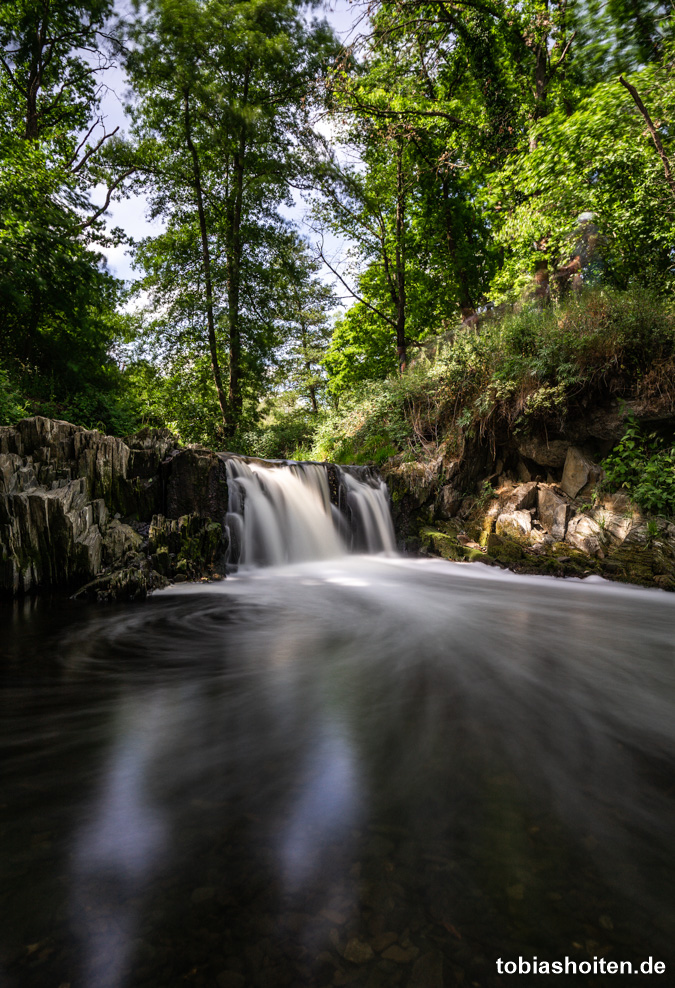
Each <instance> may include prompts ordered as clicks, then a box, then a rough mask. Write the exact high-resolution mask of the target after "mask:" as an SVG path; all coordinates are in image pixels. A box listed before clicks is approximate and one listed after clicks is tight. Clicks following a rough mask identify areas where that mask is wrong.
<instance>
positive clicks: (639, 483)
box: [602, 417, 675, 515]
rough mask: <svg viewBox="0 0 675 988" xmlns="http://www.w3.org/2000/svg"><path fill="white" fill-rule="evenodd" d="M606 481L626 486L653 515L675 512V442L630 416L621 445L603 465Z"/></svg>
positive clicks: (619, 444) (614, 484) (610, 483)
mask: <svg viewBox="0 0 675 988" xmlns="http://www.w3.org/2000/svg"><path fill="white" fill-rule="evenodd" d="M602 465H603V468H604V470H605V484H606V486H608V487H609V488H611V489H616V488H623V489H624V490H626V491H627V492H628V493H629V495H630V497H631V498H632V500H633V501H635V503H636V504H638V505H639V506H640V507H641V508H644V510H645V511H650V512H652V513H653V514H660V515H672V514H675V441H674V440H673V438H672V436H671V437H670V438H669V437H667V436H664V435H662V434H661V433H659V432H658V431H656V430H651V431H647V430H646V429H645V428H644V427H643V426H641V425H640V423H639V422H638V421H637V420H636V419H635V418H634V417H631V418H630V419H629V421H628V425H627V428H626V431H625V433H624V435H623V438H622V439H621V441H620V442H619V443H618V445H617V446H616V447H615V448H614V449H613V450H612V452H611V453H610V455H609V456H608V457H607V458H606V459H605V461H604V463H603V464H602Z"/></svg>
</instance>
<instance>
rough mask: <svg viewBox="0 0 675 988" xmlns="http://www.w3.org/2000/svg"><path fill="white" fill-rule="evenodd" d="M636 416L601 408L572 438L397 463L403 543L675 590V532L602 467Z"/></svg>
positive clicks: (524, 437)
mask: <svg viewBox="0 0 675 988" xmlns="http://www.w3.org/2000/svg"><path fill="white" fill-rule="evenodd" d="M629 410H632V409H629V408H628V407H627V406H625V405H624V406H623V408H620V407H619V406H618V404H617V405H610V406H608V407H606V408H604V409H594V410H593V411H592V413H590V414H589V415H588V416H586V417H585V418H584V419H583V420H579V421H576V422H571V423H568V424H567V426H566V429H565V432H564V433H559V434H555V433H553V434H552V435H545V434H542V435H538V434H537V433H536V432H534V431H531V432H528V433H523V434H521V435H513V436H510V437H508V438H507V439H506V440H505V441H504V442H503V443H501V445H499V444H494V445H490V444H489V443H483V442H481V440H480V437H478V438H476V437H474V438H473V439H472V440H467V443H466V445H465V448H464V449H463V450H462V451H461V454H460V455H458V456H455V457H448V456H444V455H439V456H438V457H437V458H436V459H434V460H431V461H429V462H427V463H424V464H420V463H404V462H400V461H395V460H394V461H391V462H390V463H389V464H388V466H387V467H385V468H383V470H382V473H383V475H384V477H385V479H386V480H387V482H388V484H389V487H390V490H391V492H392V499H393V504H394V523H395V526H396V528H397V531H398V532H399V533H400V536H401V539H402V543H403V545H404V546H405V547H407V548H408V549H409V550H411V551H417V552H421V553H423V554H431V555H438V556H442V557H444V558H446V559H452V560H458V561H462V560H471V561H480V562H484V563H487V564H492V565H501V566H506V567H508V568H509V569H513V570H516V571H519V572H531V573H547V574H551V575H555V576H583V575H589V574H591V573H595V574H598V575H602V576H603V577H606V578H608V579H614V580H622V581H624V582H629V583H637V584H642V585H644V586H657V587H661V588H663V589H666V590H675V524H673V523H672V520H669V519H665V518H648V517H647V516H646V515H645V514H644V513H643V512H641V511H640V509H639V508H638V507H637V506H636V505H635V504H632V503H631V501H630V499H629V498H628V497H627V496H626V495H625V494H623V493H619V494H615V495H610V494H607V493H604V492H602V489H601V488H599V487H598V482H599V481H600V480H601V479H602V470H601V468H600V467H599V465H598V463H597V460H598V459H600V458H601V457H602V456H604V455H605V454H606V453H607V452H608V451H609V450H610V449H611V448H612V447H613V446H614V445H615V443H616V442H617V441H618V440H619V439H620V438H621V436H622V434H623V430H624V428H625V423H624V419H625V416H626V414H627V412H628V411H629ZM671 418H672V416H671V415H670V414H669V415H668V417H667V421H668V423H669V424H670V423H671ZM647 420H648V421H652V422H653V421H661V419H660V418H659V419H657V418H655V417H654V416H651V417H649V419H647Z"/></svg>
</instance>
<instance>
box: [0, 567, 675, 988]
mask: <svg viewBox="0 0 675 988" xmlns="http://www.w3.org/2000/svg"><path fill="white" fill-rule="evenodd" d="M2 607H3V612H2V615H3V624H2V639H1V642H2V645H1V649H0V650H1V652H2V661H1V662H0V684H1V686H2V689H1V691H0V708H1V709H0V715H1V716H0V766H1V771H2V788H1V790H0V915H1V917H2V924H1V926H0V984H2V985H3V988H4V986H8V988H66V986H69V988H141V986H147V988H150V986H152V988H173V986H176V988H178V986H191V985H199V986H209V988H210V986H214V988H263V986H264V988H267V986H269V988H275V986H289V988H296V986H309V988H315V986H316V988H324V986H326V988H328V986H337V985H354V986H359V988H389V986H397V985H401V986H402V988H443V986H455V985H458V986H459V985H461V986H478V988H501V986H505V985H523V986H524V985H533V986H539V985H546V984H549V983H556V978H555V976H554V975H549V974H547V973H546V969H545V968H544V973H541V969H540V968H541V965H542V964H546V963H548V964H554V963H559V964H567V970H568V972H570V973H568V974H567V975H566V976H563V977H558V982H560V983H563V984H565V985H584V986H589V988H593V986H604V985H607V986H609V985H613V984H617V983H618V984H625V985H627V986H628V985H630V986H631V988H633V986H635V985H641V984H643V983H644V984H654V983H656V984H659V983H661V984H672V983H673V981H672V978H673V974H672V972H673V965H674V964H675V956H674V955H675V948H674V945H675V900H674V898H673V888H674V887H675V859H674V856H673V848H674V847H675V812H674V805H673V803H674V800H675V776H674V774H673V764H674V760H673V756H674V755H675V718H674V717H673V712H674V709H675V665H674V658H675V649H674V636H673V629H674V627H675V597H673V596H672V595H669V594H666V593H663V592H660V591H647V590H641V589H637V588H632V587H627V586H622V585H617V584H609V583H604V582H602V581H599V580H598V581H597V582H593V580H590V581H584V582H580V581H573V580H566V581H562V580H554V579H547V578H536V577H520V576H516V575H513V574H511V573H506V572H502V571H499V570H492V569H488V568H487V567H485V566H481V565H480V564H453V563H447V562H445V561H442V560H436V561H434V560H416V559H410V558H404V557H398V556H395V555H393V554H389V555H384V554H379V555H370V556H366V555H344V556H338V557H336V558H333V559H322V560H319V561H310V562H304V563H297V562H296V563H294V564H291V565H285V566H284V565H277V566H272V567H267V568H250V569H243V570H240V572H238V573H236V574H235V575H232V576H228V578H227V579H225V580H222V581H220V582H213V583H204V584H186V585H183V586H180V587H174V588H171V589H169V590H166V591H163V592H161V593H157V594H155V595H154V596H153V597H152V598H150V599H149V600H147V601H145V602H140V603H136V604H125V605H122V604H115V605H107V606H101V605H96V604H90V603H85V602H82V601H73V600H67V599H63V598H52V599H42V600H35V599H25V600H23V601H18V602H14V603H11V604H10V603H7V602H5V603H3V604H2ZM535 958H536V964H537V965H539V967H538V969H537V972H538V973H537V974H532V973H529V974H528V973H526V966H527V965H528V964H529V965H530V968H529V970H530V972H531V971H533V970H534V968H533V965H534V964H535ZM619 963H623V964H624V965H625V964H626V963H631V964H632V965H634V969H635V971H638V969H639V965H640V964H643V963H645V964H647V965H649V964H651V965H652V969H653V966H654V965H655V964H664V965H665V971H666V973H665V975H663V976H661V977H659V976H655V975H654V974H651V975H649V976H647V975H645V977H644V978H643V977H642V975H641V974H639V973H638V974H633V975H632V976H627V975H626V974H625V973H624V975H623V976H621V975H616V974H613V973H612V968H611V966H610V965H611V964H617V965H618V964H619ZM518 964H520V969H521V972H522V973H516V974H511V973H510V972H511V970H512V965H516V966H517V965H518ZM554 970H555V969H554ZM617 970H618V968H617ZM626 970H627V968H625V967H624V968H623V971H624V972H625V971H626ZM657 970H658V969H657Z"/></svg>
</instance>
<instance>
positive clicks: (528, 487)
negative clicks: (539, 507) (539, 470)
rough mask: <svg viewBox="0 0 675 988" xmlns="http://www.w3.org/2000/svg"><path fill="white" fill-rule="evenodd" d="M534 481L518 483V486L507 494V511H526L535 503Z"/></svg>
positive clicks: (535, 489) (535, 490)
mask: <svg viewBox="0 0 675 988" xmlns="http://www.w3.org/2000/svg"><path fill="white" fill-rule="evenodd" d="M538 486H539V485H538V484H537V483H536V482H535V481H531V482H530V483H528V484H520V486H519V487H516V489H515V490H514V491H513V492H512V493H511V494H510V495H509V503H508V505H507V507H506V510H507V511H528V510H529V509H530V508H534V507H535V506H536V504H537V487H538Z"/></svg>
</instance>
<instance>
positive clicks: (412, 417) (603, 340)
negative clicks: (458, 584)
mask: <svg viewBox="0 0 675 988" xmlns="http://www.w3.org/2000/svg"><path fill="white" fill-rule="evenodd" d="M674 352H675V321H674V320H673V318H672V316H671V314H670V313H669V311H668V310H667V308H666V307H665V306H664V304H663V302H661V301H660V300H659V299H658V298H657V297H656V296H655V295H653V294H650V293H649V292H647V291H646V290H643V289H634V290H631V291H628V292H616V291H609V290H606V289H603V290H597V289H596V290H593V291H590V290H589V291H587V292H585V293H584V294H583V295H582V296H581V297H580V298H572V299H570V300H569V301H568V302H567V303H566V304H565V305H562V306H548V307H546V308H544V309H537V308H535V307H532V306H530V307H524V308H523V309H522V310H521V311H519V312H513V313H511V314H509V315H507V316H505V317H504V318H502V319H494V320H484V321H483V323H482V324H481V325H480V328H479V330H478V331H476V330H474V329H473V328H468V327H464V326H458V327H457V328H456V329H455V331H454V332H451V333H446V334H444V335H443V336H442V337H439V338H437V339H430V340H428V341H427V342H426V344H425V347H424V348H423V349H422V350H421V351H420V354H419V355H418V356H416V357H414V359H413V361H412V366H411V367H410V369H409V370H408V371H407V372H406V373H405V374H404V375H402V376H398V375H392V376H390V377H388V378H386V379H385V380H368V381H363V382H360V383H359V384H357V385H355V386H354V388H353V389H352V390H351V391H349V392H344V393H343V394H342V396H341V399H340V406H339V409H338V410H337V411H333V412H330V413H328V414H327V416H326V417H325V418H324V419H323V420H322V422H321V423H320V425H319V427H318V429H317V431H316V433H315V437H314V442H313V445H312V455H313V456H314V457H316V458H317V459H331V460H336V461H338V462H342V463H349V462H356V463H359V462H364V461H366V460H374V461H375V462H382V461H383V460H384V459H386V457H387V456H390V455H392V450H393V451H395V452H396V453H399V454H401V453H402V454H404V455H405V456H408V457H414V458H420V459H423V458H428V457H429V456H430V455H433V454H434V453H435V452H436V451H438V449H439V447H440V446H441V445H442V444H444V445H445V449H446V450H451V449H454V450H455V451H459V450H460V449H461V447H462V442H463V437H464V436H466V435H468V434H469V433H472V432H474V433H475V432H477V433H479V434H481V435H483V436H488V435H493V436H494V435H496V434H497V432H502V433H503V432H504V430H505V429H506V430H510V429H512V428H513V427H514V426H515V424H516V422H518V421H522V422H525V421H528V420H529V421H532V420H535V419H537V418H538V419H540V420H542V421H547V420H550V419H552V418H553V419H556V420H558V422H559V423H560V424H562V420H563V419H564V418H565V416H566V415H567V414H568V412H569V409H570V408H571V407H572V406H573V404H574V403H575V402H576V403H579V405H581V403H582V402H586V401H587V400H589V399H590V400H595V399H598V398H600V397H602V395H603V394H607V393H609V392H610V391H611V393H612V394H613V395H619V396H620V395H621V393H622V389H623V393H627V392H630V390H631V389H632V388H634V387H635V384H636V382H637V381H638V380H639V378H640V376H641V375H642V374H643V373H644V372H645V371H647V370H648V369H649V368H650V367H652V366H653V365H654V362H655V361H659V360H662V359H664V358H667V357H669V356H670V355H671V354H673V353H674Z"/></svg>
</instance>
